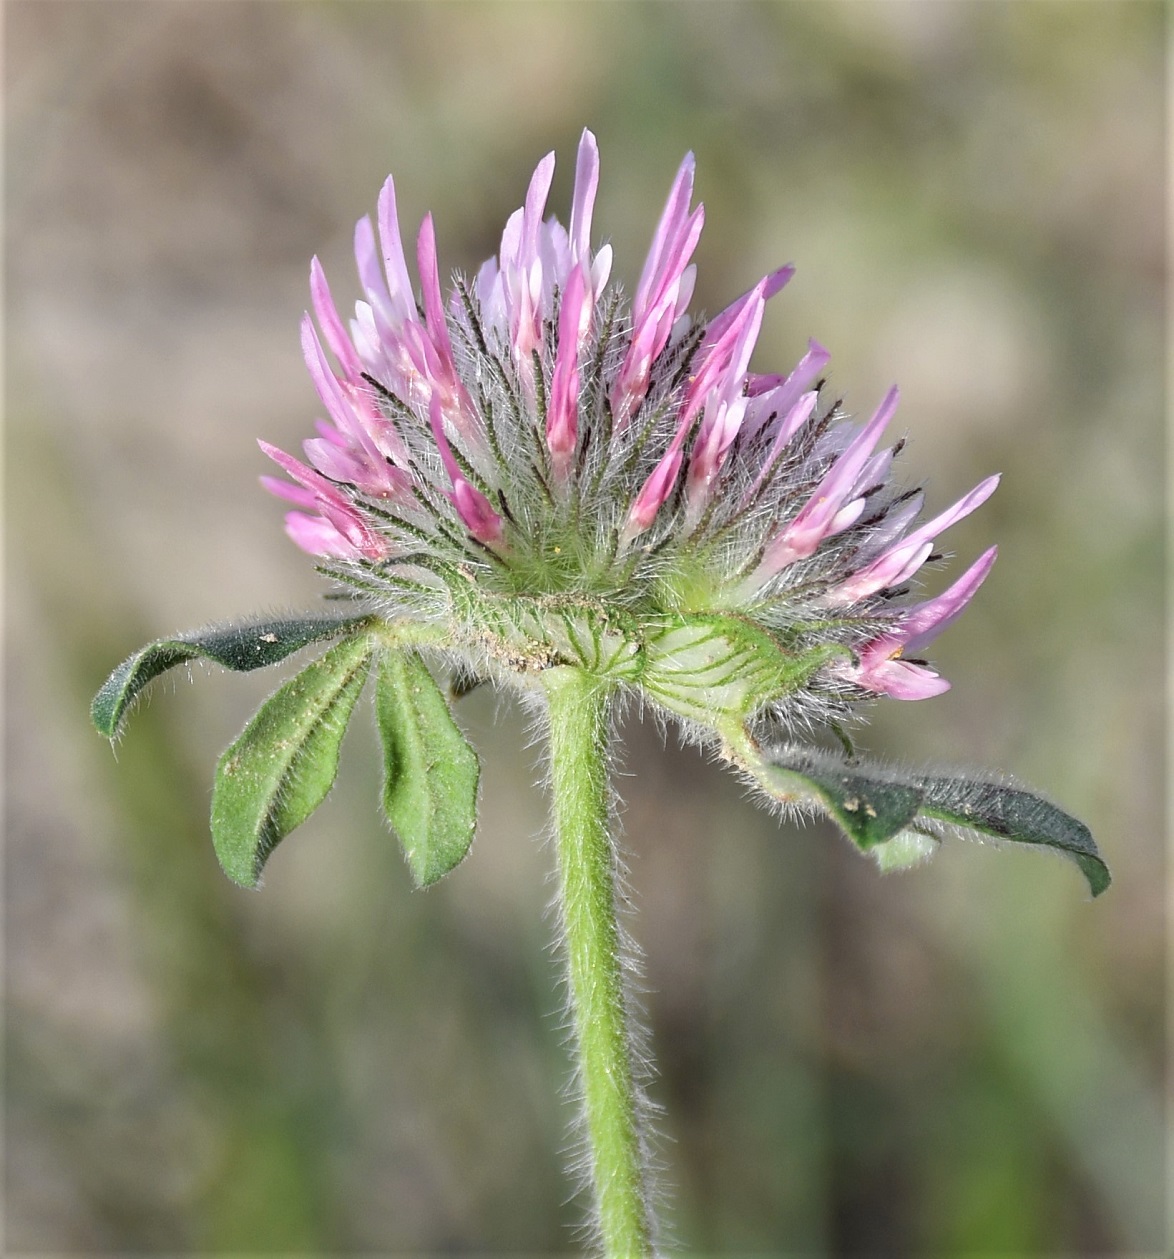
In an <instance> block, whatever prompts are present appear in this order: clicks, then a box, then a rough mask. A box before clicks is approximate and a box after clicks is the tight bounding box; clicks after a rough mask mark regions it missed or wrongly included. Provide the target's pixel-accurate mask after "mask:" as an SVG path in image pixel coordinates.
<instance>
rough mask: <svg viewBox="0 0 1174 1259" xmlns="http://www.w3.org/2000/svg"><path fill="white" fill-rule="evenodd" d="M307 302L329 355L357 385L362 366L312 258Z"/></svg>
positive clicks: (323, 273)
mask: <svg viewBox="0 0 1174 1259" xmlns="http://www.w3.org/2000/svg"><path fill="white" fill-rule="evenodd" d="M310 301H311V303H312V304H313V307H314V315H315V316H316V318H317V320H318V326H319V327H320V328H321V329H322V335H323V336H324V337H325V338H326V344H327V345H328V346H330V352H331V353H332V354H333V355H334V357H335V358H336V359H338V362H339V364H340V366H341V367H342V369H343V371H344V372H345V373H346V377H347V379H348V380H349V381H351V382H352V383H358V381H359V380H361V379H362V374H363V363H362V361H361V360H360V358H359V356H358V354H357V353H356V352H355V347H354V345H353V344H352V343H351V339H350V337H348V336H347V332H346V328H345V327H344V326H343V322H342V320H341V319H340V318H339V314H338V308H337V307H336V306H335V304H334V298H333V297H331V295H330V285H329V284H327V283H326V273H325V272H324V271H323V270H322V264H321V263H320V262H319V261H318V259H317V258H316V257H315V258H312V259H311V260H310Z"/></svg>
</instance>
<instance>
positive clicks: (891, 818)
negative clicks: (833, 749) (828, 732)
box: [745, 747, 1111, 896]
mask: <svg viewBox="0 0 1174 1259" xmlns="http://www.w3.org/2000/svg"><path fill="white" fill-rule="evenodd" d="M745 767H746V768H747V769H748V770H750V772H751V773H752V774H753V775H754V777H755V778H756V779H757V780H758V781H759V782H760V783H761V784H762V785H763V786H764V787H765V788H766V789H767V790H768V791H769V792H770V794H771V795H772V796H774V797H775V798H776V799H780V800H784V801H787V802H792V803H809V804H810V803H816V804H818V805H819V806H821V807H822V808H823V809H824V810H825V811H826V812H827V813H829V814H830V815H831V816H832V817H833V818H834V819H835V821H836V822H837V823H838V824H839V826H840V827H841V829H842V830H843V831H844V833H845V834H846V835H847V836H848V838H849V839H851V840H852V842H853V843H854V844H856V846H857V847H858V848H860V849H861V850H862V851H868V850H869V849H874V848H876V847H878V846H879V845H881V844H884V843H887V842H888V841H889V840H891V839H893V838H894V837H895V836H896V835H898V834H900V833H901V832H902V831H905V830H910V831H914V832H916V831H919V830H920V831H924V832H926V833H930V834H934V833H936V832H938V831H940V829H941V825H942V824H943V823H944V824H946V825H949V826H957V827H961V828H964V829H966V830H970V831H975V832H977V833H978V834H980V835H987V836H990V837H992V838H994V839H999V840H1007V841H1010V842H1012V843H1019V844H1033V845H1039V846H1042V847H1046V848H1053V849H1055V850H1056V851H1058V852H1060V853H1062V854H1063V855H1064V856H1066V857H1068V858H1069V859H1070V860H1072V861H1074V862H1075V863H1076V865H1077V866H1078V867H1079V868H1080V871H1081V873H1082V874H1083V875H1084V877H1085V879H1086V880H1087V882H1088V886H1089V890H1090V891H1091V892H1092V894H1093V896H1099V895H1100V894H1101V893H1102V892H1103V891H1104V890H1105V889H1106V888H1107V887H1108V886H1109V884H1110V882H1111V876H1110V874H1109V868H1108V866H1107V865H1106V864H1105V861H1104V859H1103V858H1102V857H1101V855H1100V853H1099V851H1098V850H1097V846H1096V843H1095V842H1094V840H1093V837H1092V834H1091V832H1090V831H1089V829H1088V827H1087V826H1085V825H1084V823H1083V822H1080V821H1078V820H1077V819H1076V818H1074V817H1072V816H1071V815H1070V814H1068V813H1065V812H1064V811H1063V810H1062V809H1060V808H1058V807H1057V806H1056V805H1054V804H1052V803H1050V802H1049V801H1047V800H1045V799H1043V798H1042V797H1041V796H1038V795H1036V794H1034V793H1033V792H1030V791H1025V790H1024V789H1023V788H1021V787H1010V786H1006V785H1004V784H1002V783H997V782H990V781H987V780H985V779H973V778H966V777H963V776H961V775H932V774H919V773H915V772H913V771H903V770H893V769H890V768H888V767H887V766H880V765H870V764H868V763H867V762H863V761H859V760H852V761H848V760H845V759H843V758H840V757H837V756H835V755H834V754H832V753H827V752H823V751H820V750H814V749H809V748H797V747H771V748H767V749H763V750H761V751H760V752H758V754H757V756H756V757H755V760H754V761H753V762H752V763H750V764H747V765H746V766H745Z"/></svg>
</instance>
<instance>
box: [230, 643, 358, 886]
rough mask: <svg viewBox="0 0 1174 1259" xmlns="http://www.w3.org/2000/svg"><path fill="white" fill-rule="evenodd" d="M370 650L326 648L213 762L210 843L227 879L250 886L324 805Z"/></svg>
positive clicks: (348, 645) (348, 646)
mask: <svg viewBox="0 0 1174 1259" xmlns="http://www.w3.org/2000/svg"><path fill="white" fill-rule="evenodd" d="M373 650H374V645H373V643H372V641H371V639H370V638H369V636H368V635H366V634H358V635H355V636H353V637H350V638H346V639H344V640H343V641H342V642H341V643H338V644H337V645H336V646H334V647H331V649H330V650H329V651H328V652H326V654H325V655H324V656H322V657H321V658H320V659H318V660H315V661H314V663H313V664H311V665H308V666H307V667H306V668H305V669H303V670H302V671H301V673H299V674H298V675H297V676H296V677H294V678H291V679H290V680H289V681H288V682H286V684H285V685H284V686H283V687H282V688H281V689H280V690H279V691H278V692H277V693H276V694H275V695H273V696H272V697H271V698H270V699H268V700H267V701H266V702H265V703H264V704H263V705H262V706H261V708H260V709H259V710H258V712H257V714H256V716H254V717H253V719H252V721H250V722H249V724H248V725H247V726H246V727H245V728H244V730H243V731H242V733H241V735H240V737H239V738H238V739H237V740H236V741H235V742H234V743H233V744H232V745H231V747H229V748H228V750H227V751H226V752H225V753H224V755H223V756H222V757H221V758H220V763H219V765H218V766H217V767H216V786H215V788H214V790H213V792H212V839H213V841H214V843H215V845H216V855H217V856H218V857H219V858H220V864H221V865H222V866H223V867H224V872H225V874H227V875H228V877H229V878H230V879H233V880H235V881H236V882H237V883H240V884H241V885H242V886H244V887H255V886H256V884H257V880H258V878H259V877H260V874H261V868H262V866H264V864H265V861H266V858H267V857H268V856H269V854H270V853H271V852H272V851H273V849H274V847H275V846H276V845H277V844H278V843H279V842H280V841H281V840H282V839H284V838H285V836H286V835H288V834H289V832H290V831H292V830H293V829H294V827H296V826H300V825H301V824H302V823H303V822H304V821H305V820H306V818H308V817H309V816H310V814H311V813H313V812H314V810H315V809H316V808H317V807H318V806H319V805H320V804H321V803H322V801H323V800H325V799H326V796H327V793H328V792H329V791H330V788H331V787H332V786H333V785H334V778H335V775H336V774H337V773H338V755H339V747H340V745H341V743H342V736H343V735H344V734H345V733H346V728H347V722H348V721H349V720H350V716H351V713H352V712H353V711H354V707H355V701H356V700H357V699H358V698H359V692H360V691H361V690H362V689H363V682H364V680H365V679H366V676H367V670H368V667H369V666H370V663H371V655H372V652H373Z"/></svg>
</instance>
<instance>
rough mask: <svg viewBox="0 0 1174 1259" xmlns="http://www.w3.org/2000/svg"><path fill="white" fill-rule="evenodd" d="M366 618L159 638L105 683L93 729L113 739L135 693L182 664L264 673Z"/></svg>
mask: <svg viewBox="0 0 1174 1259" xmlns="http://www.w3.org/2000/svg"><path fill="white" fill-rule="evenodd" d="M370 620H371V617H370V616H365V615H364V616H356V615H355V614H354V613H353V612H351V613H348V614H346V615H341V614H335V615H329V614H325V615H319V616H288V617H266V618H265V619H264V620H259V621H249V622H247V623H245V624H243V625H228V626H222V627H213V628H211V629H200V630H191V631H189V632H188V633H186V634H177V635H176V636H175V637H174V638H160V639H157V640H156V641H155V642H153V643H148V644H147V646H145V647H141V648H139V650H138V651H136V652H135V653H134V655H133V656H131V657H130V658H129V659H128V660H124V661H123V662H122V664H120V665H119V666H118V668H117V669H115V670H114V672H113V673H112V674H111V675H110V676H109V677H108V678H107V679H106V682H105V684H104V685H103V686H102V689H101V690H100V691H99V692H98V694H97V695H95V696H94V702H93V704H92V705H91V706H90V716H91V717H92V718H93V722H94V725H95V726H97V728H98V730H99V731H100V732H101V733H102V734H104V735H106V737H107V738H110V739H112V738H113V737H114V736H115V735H116V734H117V733H118V728H119V726H120V725H121V724H122V720H123V718H124V717H125V716H126V712H127V710H128V709H129V707H130V706H131V704H132V703H133V702H134V701H135V699H136V698H137V697H138V695H139V693H140V692H141V691H142V690H143V688H144V687H145V686H146V685H147V684H148V683H149V682H150V681H152V679H154V678H157V677H158V676H159V674H161V673H165V672H166V671H167V670H168V669H171V668H174V666H175V665H177V664H182V663H183V662H184V661H186V660H195V659H197V658H198V657H203V658H204V659H205V660H211V661H214V662H215V663H216V664H219V665H223V666H224V667H225V668H226V669H232V670H233V671H234V672H236V673H246V672H248V671H249V670H251V669H263V668H266V667H267V666H268V665H272V664H277V663H279V662H280V661H282V660H284V659H285V658H286V656H288V655H290V654H292V653H293V652H295V651H298V650H300V649H301V648H302V647H308V646H309V645H310V644H311V643H317V642H322V641H324V640H326V639H329V638H337V637H339V635H340V634H344V633H347V632H348V631H349V632H352V633H353V632H354V631H355V630H357V629H359V628H360V627H361V626H363V625H365V624H367V623H368V622H369V621H370Z"/></svg>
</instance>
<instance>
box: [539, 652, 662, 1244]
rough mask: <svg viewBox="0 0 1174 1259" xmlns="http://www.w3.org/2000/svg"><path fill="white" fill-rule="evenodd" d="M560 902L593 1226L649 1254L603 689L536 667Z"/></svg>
mask: <svg viewBox="0 0 1174 1259" xmlns="http://www.w3.org/2000/svg"><path fill="white" fill-rule="evenodd" d="M543 683H544V685H545V688H546V694H547V697H548V699H549V701H550V767H551V768H550V774H551V790H552V794H553V811H554V829H555V837H556V842H557V846H558V865H559V891H560V896H559V902H560V912H561V915H562V929H563V935H564V939H565V941H566V950H567V970H568V979H569V987H570V999H571V1012H572V1016H573V1023H574V1034H575V1042H576V1047H577V1049H578V1059H579V1076H580V1083H581V1087H582V1093H583V1107H584V1112H585V1117H586V1127H587V1140H588V1145H589V1151H590V1157H591V1174H592V1185H593V1189H594V1193H595V1207H596V1212H597V1217H598V1222H599V1229H600V1234H601V1238H602V1241H603V1246H604V1253H605V1254H606V1255H608V1256H614V1257H617V1259H618V1257H619V1256H623V1257H624V1259H629V1257H633V1256H639V1255H646V1254H649V1253H650V1251H651V1220H650V1218H649V1211H648V1205H647V1192H646V1188H647V1187H646V1184H645V1170H644V1158H643V1147H642V1143H641V1139H640V1129H639V1118H638V1114H637V1105H636V1090H635V1082H634V1080H633V1073H632V1057H631V1038H630V1035H629V1029H628V1021H627V1012H626V1010H625V1002H624V981H623V966H622V962H621V957H620V934H619V927H618V925H617V922H616V889H615V882H616V855H615V849H614V847H613V845H612V839H611V834H610V827H609V822H610V808H609V794H608V783H607V740H608V734H609V730H608V722H609V703H608V694H609V690H608V688H607V686H606V685H605V684H602V683H600V682H599V681H598V679H595V678H593V677H591V676H590V675H589V674H587V673H585V672H583V670H581V669H576V668H571V667H559V668H555V669H548V670H547V671H546V672H545V673H544V674H543Z"/></svg>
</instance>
